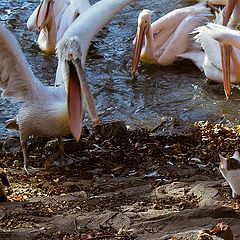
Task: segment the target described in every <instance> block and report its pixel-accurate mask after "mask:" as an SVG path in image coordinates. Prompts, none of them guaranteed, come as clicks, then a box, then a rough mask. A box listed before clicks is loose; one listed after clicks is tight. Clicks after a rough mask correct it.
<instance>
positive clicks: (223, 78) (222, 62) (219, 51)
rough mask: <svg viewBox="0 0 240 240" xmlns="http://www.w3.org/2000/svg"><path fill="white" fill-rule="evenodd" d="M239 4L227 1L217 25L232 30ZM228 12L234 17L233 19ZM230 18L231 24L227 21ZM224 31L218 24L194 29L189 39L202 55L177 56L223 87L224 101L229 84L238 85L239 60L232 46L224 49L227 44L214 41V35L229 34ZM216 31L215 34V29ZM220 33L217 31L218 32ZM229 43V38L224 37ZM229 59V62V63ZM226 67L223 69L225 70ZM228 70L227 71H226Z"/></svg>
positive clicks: (190, 53) (184, 54) (231, 36)
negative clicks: (190, 62) (192, 64)
mask: <svg viewBox="0 0 240 240" xmlns="http://www.w3.org/2000/svg"><path fill="white" fill-rule="evenodd" d="M239 7H240V4H239V2H237V1H236V0H229V1H228V2H227V4H226V7H225V9H224V10H223V12H222V13H221V14H222V16H221V18H220V19H221V21H220V22H221V23H223V24H224V25H225V26H226V25H228V27H232V28H236V26H238V25H239V24H238V22H239V18H238V16H240V15H239V9H240V8H239ZM232 12H233V13H234V14H233V16H232V17H231V15H232ZM230 17H231V21H230V22H229V19H230ZM228 27H224V26H222V25H220V24H215V23H208V24H207V25H206V26H201V27H198V28H196V29H195V30H194V31H193V33H195V34H196V36H194V37H193V38H194V39H195V41H196V42H197V43H199V45H200V46H201V47H202V49H203V50H204V51H191V52H186V53H183V54H180V55H179V57H183V58H187V59H191V60H192V61H193V62H194V63H195V64H196V66H197V67H198V68H199V69H200V70H201V71H203V72H204V74H205V75H206V77H207V78H208V79H210V80H213V81H215V82H219V83H223V85H224V91H225V95H226V97H227V98H229V96H230V91H231V86H230V82H231V83H234V84H240V81H239V79H240V70H239V63H238V62H239V60H238V59H240V49H239V48H237V47H236V44H235V45H233V46H228V45H227V43H223V42H221V43H220V44H219V42H218V41H217V39H215V38H214V34H213V33H214V31H216V32H217V33H218V34H220V33H221V34H222V35H223V34H224V32H225V34H226V33H229V31H230V32H231V31H232V30H230V29H229V28H228ZM217 28H219V30H218V29H217ZM220 30H221V31H220ZM228 38H229V41H230V40H231V39H232V38H233V35H231V34H228ZM230 58H231V60H230ZM226 67H227V69H226ZM230 69H231V70H230Z"/></svg>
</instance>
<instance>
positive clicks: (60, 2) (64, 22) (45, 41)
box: [27, 0, 91, 54]
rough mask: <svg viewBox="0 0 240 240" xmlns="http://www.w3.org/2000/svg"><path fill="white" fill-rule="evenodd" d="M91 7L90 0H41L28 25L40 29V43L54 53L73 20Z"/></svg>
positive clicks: (29, 27)
mask: <svg viewBox="0 0 240 240" xmlns="http://www.w3.org/2000/svg"><path fill="white" fill-rule="evenodd" d="M89 7H91V5H90V3H89V1H88V0H41V3H40V4H39V6H38V7H37V8H36V9H35V10H34V12H33V13H32V15H31V16H30V17H29V19H28V21H27V27H28V29H29V30H32V29H33V28H34V26H36V27H37V29H38V30H39V31H40V33H39V37H38V45H39V47H40V49H41V50H42V51H43V52H45V53H47V54H54V53H55V49H56V43H57V42H58V41H59V40H60V39H61V38H62V36H63V34H64V32H65V31H66V30H67V28H68V27H69V26H70V25H71V24H72V22H73V21H74V20H75V19H76V18H77V17H78V16H79V15H80V14H82V13H83V12H84V11H86V10H87V9H88V8H89Z"/></svg>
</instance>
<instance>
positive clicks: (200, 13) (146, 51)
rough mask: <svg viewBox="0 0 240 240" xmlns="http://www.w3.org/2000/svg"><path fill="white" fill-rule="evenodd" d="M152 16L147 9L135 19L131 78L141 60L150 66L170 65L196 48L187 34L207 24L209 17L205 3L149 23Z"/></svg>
mask: <svg viewBox="0 0 240 240" xmlns="http://www.w3.org/2000/svg"><path fill="white" fill-rule="evenodd" d="M151 14H152V12H151V11H150V10H147V9H145V10H143V11H142V12H141V13H140V14H139V17H138V27H137V33H136V37H135V39H134V41H133V43H134V50H133V58H132V75H133V76H134V75H135V74H136V72H137V69H138V64H139V61H140V59H141V60H142V61H144V62H147V63H151V64H159V65H169V64H172V63H173V62H174V61H175V60H177V59H178V55H179V54H181V53H184V52H187V51H191V50H193V49H195V47H196V45H195V44H194V41H193V40H192V35H190V33H191V32H192V31H193V30H194V29H195V28H196V27H198V26H201V25H203V24H204V23H206V22H207V21H208V17H209V16H211V14H210V9H209V8H207V6H206V4H205V3H198V4H195V5H193V6H190V7H184V8H180V9H175V10H173V11H171V12H169V13H168V14H166V15H164V16H163V17H161V18H159V19H158V20H156V21H155V22H153V23H152V24H151ZM144 42H145V45H144ZM143 45H144V46H143ZM197 49H199V46H197Z"/></svg>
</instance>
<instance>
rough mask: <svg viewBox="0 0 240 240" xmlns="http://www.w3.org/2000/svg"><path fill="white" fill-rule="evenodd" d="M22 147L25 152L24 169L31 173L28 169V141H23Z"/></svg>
mask: <svg viewBox="0 0 240 240" xmlns="http://www.w3.org/2000/svg"><path fill="white" fill-rule="evenodd" d="M21 147H22V152H23V169H24V171H25V172H26V173H27V174H30V173H29V172H28V170H27V142H25V141H21Z"/></svg>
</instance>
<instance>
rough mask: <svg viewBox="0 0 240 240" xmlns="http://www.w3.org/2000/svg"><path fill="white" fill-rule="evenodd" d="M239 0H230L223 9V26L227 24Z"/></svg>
mask: <svg viewBox="0 0 240 240" xmlns="http://www.w3.org/2000/svg"><path fill="white" fill-rule="evenodd" d="M237 2H238V0H228V1H227V3H226V6H225V8H224V10H223V26H227V24H228V21H229V19H230V17H231V15H232V13H233V9H234V8H235V6H236V4H237Z"/></svg>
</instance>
